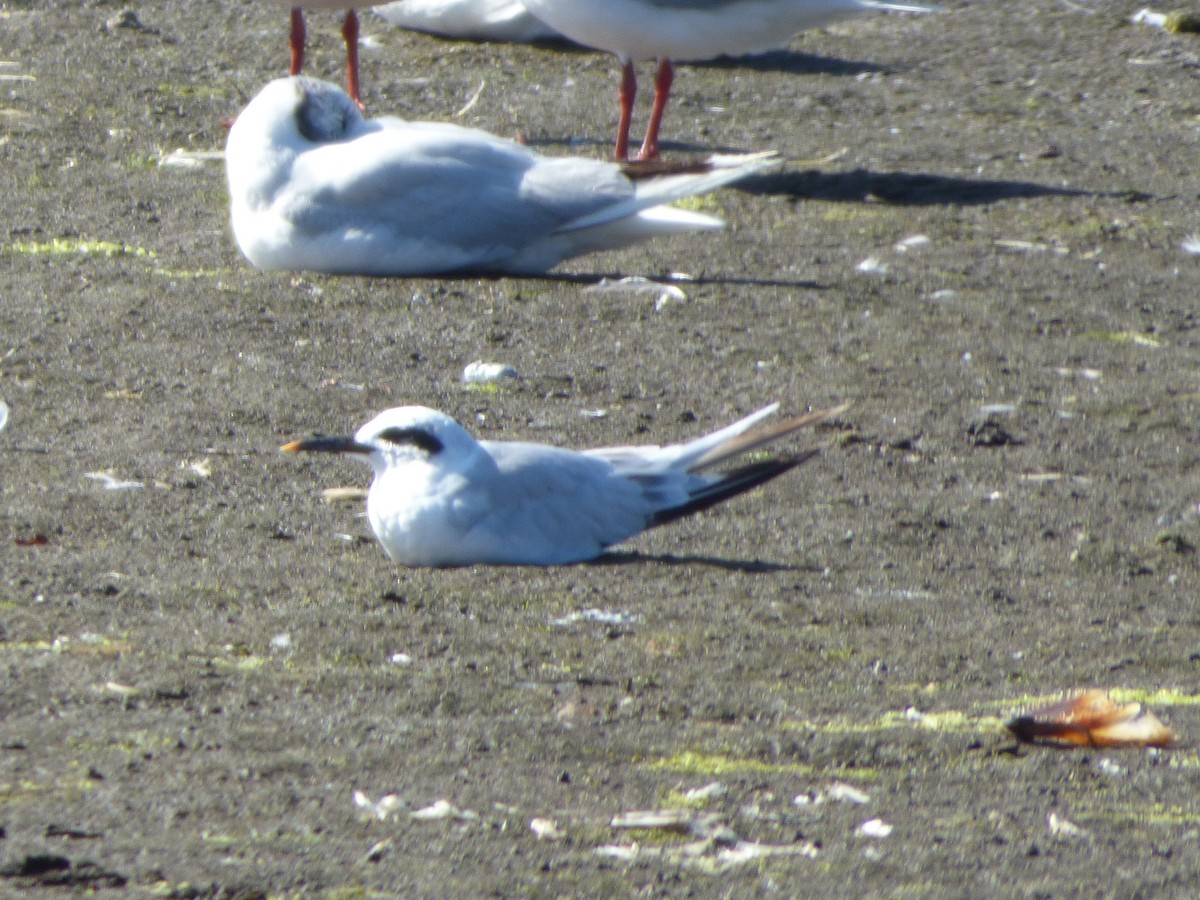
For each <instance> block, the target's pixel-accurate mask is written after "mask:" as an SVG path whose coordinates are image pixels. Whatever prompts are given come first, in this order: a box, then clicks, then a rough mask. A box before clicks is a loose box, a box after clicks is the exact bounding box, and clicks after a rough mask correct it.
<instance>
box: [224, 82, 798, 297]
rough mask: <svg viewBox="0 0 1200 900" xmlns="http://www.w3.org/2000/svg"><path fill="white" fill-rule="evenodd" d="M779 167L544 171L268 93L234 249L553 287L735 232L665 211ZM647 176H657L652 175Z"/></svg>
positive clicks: (288, 94)
mask: <svg viewBox="0 0 1200 900" xmlns="http://www.w3.org/2000/svg"><path fill="white" fill-rule="evenodd" d="M778 162H779V160H778V157H777V156H776V155H775V154H773V153H758V154H748V155H744V156H727V157H712V158H711V159H709V160H707V161H704V162H701V163H696V164H690V165H687V166H679V167H675V169H674V170H669V173H668V174H664V173H663V169H664V168H665V167H661V166H639V165H627V166H618V165H615V164H613V163H609V162H601V161H599V160H591V159H579V158H561V159H552V158H549V157H544V156H540V155H539V154H537V153H535V152H534V151H533V150H530V149H529V148H528V147H525V146H522V145H521V144H518V143H516V142H514V141H509V140H504V139H502V138H498V137H494V136H493V135H490V134H487V133H486V132H483V131H476V130H474V129H469V128H461V127H459V126H457V125H444V124H440V123H434V122H405V121H402V120H400V119H392V118H379V119H371V120H364V119H363V117H362V116H361V114H360V113H359V111H358V109H357V107H356V106H355V105H354V102H353V101H352V100H351V99H350V98H349V97H348V96H346V94H345V93H344V92H343V91H342V90H340V89H339V88H338V87H336V86H335V85H332V84H329V83H328V82H323V81H316V80H314V79H311V78H304V77H294V78H283V79H279V80H276V81H273V82H271V83H270V84H268V85H267V86H266V87H265V88H263V90H262V91H261V92H260V93H259V94H258V96H257V97H255V98H254V99H253V100H252V101H251V102H250V104H249V105H248V106H247V107H246V108H245V109H244V110H243V111H242V113H241V114H240V115H239V116H238V117H237V120H236V121H235V122H234V123H233V127H232V128H230V130H229V141H228V143H227V145H226V150H225V164H226V168H227V174H228V177H229V193H230V208H231V217H232V223H233V233H234V237H235V238H236V239H237V243H238V246H239V247H240V248H241V250H242V252H243V253H244V254H245V255H246V257H247V258H248V259H249V260H250V261H251V262H252V263H254V265H256V266H258V267H259V268H261V269H291V270H298V269H306V270H310V271H316V272H331V273H340V274H357V275H435V274H442V273H450V272H464V271H469V272H494V273H520V274H535V273H541V272H544V271H545V270H547V269H549V268H550V267H551V266H554V265H555V264H557V263H558V262H560V261H562V260H564V259H567V258H568V257H572V256H578V255H580V254H583V253H591V252H593V251H597V250H610V249H613V248H617V247H624V246H627V245H629V244H633V243H637V242H639V241H643V240H646V239H648V238H652V237H655V236H657V235H666V234H678V233H682V232H688V231H697V230H710V229H717V228H720V227H722V225H723V223H722V222H721V220H720V219H717V218H714V217H713V216H708V215H703V214H700V213H695V212H689V211H687V210H682V209H676V208H674V207H670V206H665V205H664V204H669V203H672V202H674V201H676V200H680V199H682V198H684V197H690V196H692V195H694V194H703V193H706V192H708V191H712V190H715V189H716V188H719V187H721V186H723V185H726V184H729V183H731V182H734V181H737V180H738V179H740V178H744V177H745V176H747V175H750V174H752V173H754V172H760V171H763V170H764V169H767V168H772V167H774V166H775V165H777V164H778ZM647 173H649V174H647Z"/></svg>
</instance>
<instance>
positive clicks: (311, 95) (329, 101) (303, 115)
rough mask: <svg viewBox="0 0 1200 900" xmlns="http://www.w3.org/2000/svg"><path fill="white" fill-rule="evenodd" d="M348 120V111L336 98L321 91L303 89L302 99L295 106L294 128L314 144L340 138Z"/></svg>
mask: <svg viewBox="0 0 1200 900" xmlns="http://www.w3.org/2000/svg"><path fill="white" fill-rule="evenodd" d="M349 122H350V116H349V113H348V112H347V111H346V110H344V109H342V108H341V105H340V104H338V103H337V102H336V98H334V97H330V96H329V95H328V94H326V93H324V92H321V91H314V90H305V91H304V99H302V100H301V101H300V105H299V106H298V107H297V108H296V130H297V131H299V132H300V134H301V135H302V136H303V137H304V139H305V140H308V141H312V142H313V143H314V144H328V143H331V142H333V141H340V140H342V138H344V137H345V136H346V126H347V125H348V124H349Z"/></svg>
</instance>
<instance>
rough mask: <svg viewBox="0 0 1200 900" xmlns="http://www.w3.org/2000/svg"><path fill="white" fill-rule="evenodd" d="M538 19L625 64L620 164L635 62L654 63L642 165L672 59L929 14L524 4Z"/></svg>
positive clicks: (720, 1) (880, 3)
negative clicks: (889, 16) (854, 21)
mask: <svg viewBox="0 0 1200 900" xmlns="http://www.w3.org/2000/svg"><path fill="white" fill-rule="evenodd" d="M523 2H524V3H525V6H526V7H528V9H529V11H530V12H532V13H533V14H534V15H535V16H537V17H538V18H539V19H541V20H542V21H543V22H545V23H546V24H548V25H550V26H551V27H552V28H554V29H555V30H556V31H559V32H561V33H562V34H563V35H565V36H566V37H568V38H570V39H571V40H573V41H575V42H576V43H579V44H583V45H584V46H585V47H595V48H596V49H598V50H607V51H608V52H609V53H614V54H616V55H617V57H618V58H619V59H620V60H621V66H622V69H621V72H622V75H621V87H620V90H619V92H618V98H619V100H620V119H619V120H618V124H617V145H616V153H615V155H616V157H617V159H625V158H626V156H627V155H628V153H629V125H630V121H631V120H632V117H633V101H634V98H635V97H636V96H637V78H636V76H635V74H634V71H633V63H634V61H636V60H641V59H657V60H658V72H657V74H656V75H655V79H654V105H653V107H652V108H651V111H650V121H649V124H648V125H647V126H646V139H645V141H644V142H643V143H642V149H641V152H640V153H639V154H638V158H639V159H651V158H654V157H656V156H658V133H659V127H660V126H661V125H662V117H663V112H664V111H665V110H666V108H667V97H668V96H669V95H670V92H671V83H672V81H673V80H674V70H673V69H672V67H671V60H673V59H675V60H704V59H714V58H715V57H718V56H743V55H745V54H747V53H758V52H761V51H763V50H772V49H774V48H776V47H781V46H783V45H784V44H786V43H787V41H788V40H789V39H790V38H791V37H792V35H794V34H797V33H799V32H801V31H807V30H808V29H810V28H821V27H823V26H825V25H829V24H832V23H833V22H837V21H840V20H842V19H850V18H853V17H855V16H860V15H863V14H865V13H870V12H876V11H878V10H884V9H891V10H902V11H905V12H929V11H931V9H932V8H931V7H928V6H920V5H916V4H912V3H903V2H890V0H523Z"/></svg>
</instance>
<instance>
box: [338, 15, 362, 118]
mask: <svg viewBox="0 0 1200 900" xmlns="http://www.w3.org/2000/svg"><path fill="white" fill-rule="evenodd" d="M342 38H343V40H345V42H346V93H347V94H349V95H350V99H351V100H353V101H354V102H355V103H356V104H358V108H359V109H361V110H365V109H366V107H365V106H363V102H362V97H361V96H359V93H358V13H356V12H355V11H354V10H352V9H348V10H346V18H344V19H343V20H342Z"/></svg>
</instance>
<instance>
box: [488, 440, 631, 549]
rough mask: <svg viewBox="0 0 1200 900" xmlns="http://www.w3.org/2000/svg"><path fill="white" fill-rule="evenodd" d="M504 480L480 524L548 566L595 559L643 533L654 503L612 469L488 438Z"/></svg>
mask: <svg viewBox="0 0 1200 900" xmlns="http://www.w3.org/2000/svg"><path fill="white" fill-rule="evenodd" d="M481 446H482V447H483V448H484V449H486V450H487V451H488V453H490V454H491V456H492V457H493V459H494V460H495V462H496V466H497V468H498V470H499V472H498V474H499V477H498V478H496V479H494V480H493V481H492V482H491V484H490V486H489V493H488V502H487V504H486V506H487V507H488V508H489V509H490V512H489V513H488V515H486V516H484V517H481V518H480V520H479V522H478V523H477V525H476V527H477V528H482V529H485V530H486V532H487V533H489V534H493V533H494V534H495V535H497V536H499V537H501V538H502V539H503V540H504V542H505V545H506V546H507V548H508V550H509V552H510V553H515V552H517V548H518V547H519V546H523V547H525V548H527V552H526V553H525V554H524V555H525V557H526V558H525V559H524V560H522V561H533V562H536V563H543V564H550V563H554V562H573V561H577V560H581V559H591V558H593V557H595V556H597V555H598V554H599V553H601V552H602V551H603V550H604V548H605V547H607V546H609V545H610V544H615V543H617V542H618V541H622V540H624V539H625V538H628V537H632V536H633V535H635V534H638V533H639V532H641V531H643V530H644V529H645V528H646V527H647V526H648V525H649V524H650V522H651V519H652V516H653V513H654V508H653V506H652V505H651V504H650V503H649V502H648V501H647V498H646V496H645V494H644V492H643V491H642V489H641V487H640V485H638V484H636V483H635V482H632V481H629V480H628V479H625V478H622V477H620V476H619V475H617V474H616V473H615V472H614V471H613V468H612V466H610V465H608V464H607V463H605V462H604V461H603V460H599V459H594V458H591V457H588V456H585V455H583V454H581V453H574V452H572V451H570V450H560V449H557V448H555V447H548V446H545V445H541V444H521V443H508V442H504V443H500V442H495V443H493V442H488V441H482V442H481Z"/></svg>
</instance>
